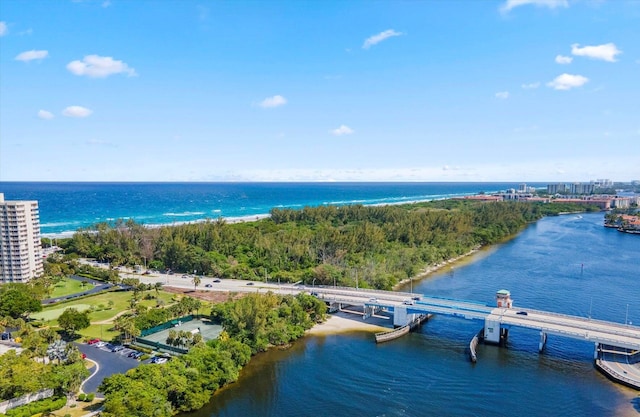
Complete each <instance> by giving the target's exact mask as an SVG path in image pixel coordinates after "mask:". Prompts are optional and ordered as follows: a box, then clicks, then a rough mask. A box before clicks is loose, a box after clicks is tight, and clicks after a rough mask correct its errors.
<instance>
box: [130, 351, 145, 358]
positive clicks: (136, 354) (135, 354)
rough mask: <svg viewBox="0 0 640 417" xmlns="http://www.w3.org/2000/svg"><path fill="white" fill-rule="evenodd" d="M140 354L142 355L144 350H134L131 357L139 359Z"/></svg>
mask: <svg viewBox="0 0 640 417" xmlns="http://www.w3.org/2000/svg"><path fill="white" fill-rule="evenodd" d="M142 355H144V352H136V353H134V354H133V356H132V358H133V359H140V358H141V357H142Z"/></svg>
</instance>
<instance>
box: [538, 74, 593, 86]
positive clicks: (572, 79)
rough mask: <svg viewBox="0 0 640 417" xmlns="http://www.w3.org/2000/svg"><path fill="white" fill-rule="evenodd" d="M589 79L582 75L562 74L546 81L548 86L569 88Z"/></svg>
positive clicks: (583, 83) (584, 82) (580, 84)
mask: <svg viewBox="0 0 640 417" xmlns="http://www.w3.org/2000/svg"><path fill="white" fill-rule="evenodd" d="M588 81H589V79H588V78H587V77H583V76H582V75H572V74H567V73H565V74H562V75H558V76H557V77H556V78H554V79H553V81H550V82H548V83H547V85H548V86H549V87H552V88H554V89H556V90H570V89H572V88H574V87H581V86H583V85H585V84H586V83H587V82H588Z"/></svg>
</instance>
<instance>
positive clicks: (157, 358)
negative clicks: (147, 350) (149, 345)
mask: <svg viewBox="0 0 640 417" xmlns="http://www.w3.org/2000/svg"><path fill="white" fill-rule="evenodd" d="M168 360H169V359H168V358H165V357H164V356H154V357H153V358H152V359H151V363H166V362H167V361H168Z"/></svg>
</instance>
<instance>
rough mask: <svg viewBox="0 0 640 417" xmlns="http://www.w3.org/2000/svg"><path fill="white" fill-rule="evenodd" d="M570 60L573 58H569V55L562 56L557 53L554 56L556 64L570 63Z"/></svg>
mask: <svg viewBox="0 0 640 417" xmlns="http://www.w3.org/2000/svg"><path fill="white" fill-rule="evenodd" d="M571 61H573V58H571V57H570V56H564V55H557V56H556V63H557V64H570V63H571Z"/></svg>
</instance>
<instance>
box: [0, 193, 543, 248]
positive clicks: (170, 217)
mask: <svg viewBox="0 0 640 417" xmlns="http://www.w3.org/2000/svg"><path fill="white" fill-rule="evenodd" d="M519 184H521V182H164V181H163V182H58V181H39V182H33V181H25V182H19V181H11V182H9V181H6V182H0V193H4V195H5V200H37V201H38V204H39V208H40V229H41V233H42V236H44V237H68V236H71V235H72V234H73V233H74V232H75V231H77V230H78V229H80V228H87V227H91V226H93V225H95V224H97V223H102V222H115V221H116V220H117V219H123V220H128V219H133V220H135V221H136V222H138V223H141V224H144V225H146V226H149V227H157V226H165V225H178V224H184V223H191V222H199V221H205V220H207V219H210V220H215V219H219V218H222V219H225V220H228V221H238V220H255V219H256V218H261V217H264V216H267V215H268V214H269V213H270V211H271V210H272V209H274V208H291V209H302V208H304V207H307V206H309V207H315V206H322V205H336V206H343V205H353V204H362V205H386V204H406V203H413V202H420V201H430V200H439V199H446V198H452V197H458V196H465V195H472V194H476V193H479V192H485V193H493V192H498V191H502V190H507V189H509V188H517V187H518V185H519ZM527 185H529V186H533V187H540V186H544V185H546V183H528V184H527Z"/></svg>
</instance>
